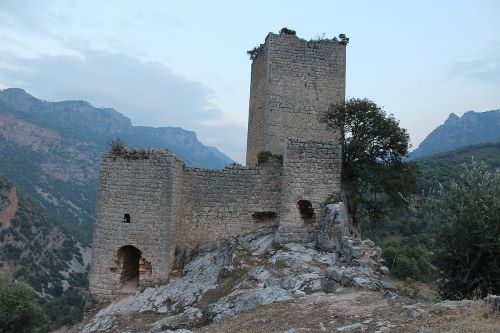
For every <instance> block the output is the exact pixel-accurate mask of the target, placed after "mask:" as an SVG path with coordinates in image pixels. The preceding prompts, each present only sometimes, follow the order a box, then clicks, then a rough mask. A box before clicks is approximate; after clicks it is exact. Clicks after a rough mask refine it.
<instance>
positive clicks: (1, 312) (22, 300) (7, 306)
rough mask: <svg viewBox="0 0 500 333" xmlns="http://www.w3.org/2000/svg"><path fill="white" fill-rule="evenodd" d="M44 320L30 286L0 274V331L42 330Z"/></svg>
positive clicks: (13, 332) (8, 332)
mask: <svg viewBox="0 0 500 333" xmlns="http://www.w3.org/2000/svg"><path fill="white" fill-rule="evenodd" d="M46 320H47V319H46V316H45V314H44V313H43V310H42V308H41V306H40V304H39V303H38V302H37V300H36V298H35V293H34V292H33V289H31V287H30V286H28V285H27V284H25V283H22V282H17V283H9V282H7V280H5V279H4V278H3V277H1V276H0V332H6V333H10V332H12V333H15V332H27V333H28V332H42V331H44V329H43V326H44V325H45V323H46Z"/></svg>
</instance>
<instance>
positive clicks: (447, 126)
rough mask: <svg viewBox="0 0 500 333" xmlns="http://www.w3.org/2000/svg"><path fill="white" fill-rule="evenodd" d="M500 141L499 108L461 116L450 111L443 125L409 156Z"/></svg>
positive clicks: (413, 156) (471, 112)
mask: <svg viewBox="0 0 500 333" xmlns="http://www.w3.org/2000/svg"><path fill="white" fill-rule="evenodd" d="M498 141H500V110H491V111H487V112H474V111H469V112H466V113H465V114H464V115H463V116H462V117H458V116H457V115H456V114H454V113H452V114H450V116H449V117H448V119H447V120H446V121H445V122H444V124H443V125H440V126H438V127H437V128H436V129H435V130H434V131H432V132H431V133H430V134H429V135H428V136H427V137H426V138H425V139H424V141H422V143H421V144H420V145H419V146H418V148H417V149H415V150H414V151H412V152H411V153H410V158H411V159H413V158H417V157H420V156H424V155H430V154H435V153H440V152H444V151H447V150H450V149H454V148H458V147H462V146H468V145H472V144H478V143H484V142H498Z"/></svg>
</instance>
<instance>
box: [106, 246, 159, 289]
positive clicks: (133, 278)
mask: <svg viewBox="0 0 500 333" xmlns="http://www.w3.org/2000/svg"><path fill="white" fill-rule="evenodd" d="M113 261H114V263H115V266H114V267H112V268H110V271H111V272H112V273H113V274H115V278H116V280H117V282H118V285H117V287H118V288H119V289H121V290H122V291H125V292H127V291H131V292H133V291H135V290H137V287H138V286H139V283H140V282H143V281H144V280H147V279H148V278H150V277H151V273H152V267H151V262H149V261H147V260H146V259H145V258H144V257H143V252H142V251H141V250H139V249H138V248H137V247H135V246H133V245H125V246H122V247H120V248H119V249H118V251H116V255H115V256H114V257H113Z"/></svg>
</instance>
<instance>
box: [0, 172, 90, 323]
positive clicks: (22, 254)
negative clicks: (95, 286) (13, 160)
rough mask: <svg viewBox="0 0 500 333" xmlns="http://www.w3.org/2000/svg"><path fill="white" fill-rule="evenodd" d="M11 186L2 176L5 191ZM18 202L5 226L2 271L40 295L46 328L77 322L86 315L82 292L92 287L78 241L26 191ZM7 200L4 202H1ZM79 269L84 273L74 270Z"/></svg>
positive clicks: (0, 184)
mask: <svg viewBox="0 0 500 333" xmlns="http://www.w3.org/2000/svg"><path fill="white" fill-rule="evenodd" d="M11 187H12V184H11V183H9V182H8V181H7V180H6V179H5V177H3V176H1V175H0V193H5V190H6V189H10V188H11ZM18 198H19V200H18V201H19V206H18V210H17V212H16V215H15V217H14V218H13V220H12V223H11V225H10V227H7V228H0V244H1V246H0V273H2V274H4V275H6V276H9V277H11V278H13V279H15V280H17V281H24V282H25V283H27V284H29V285H30V286H31V287H32V288H33V289H34V290H35V291H36V292H37V295H38V296H37V297H39V301H40V302H41V303H43V306H42V309H43V311H44V312H45V314H46V319H47V322H46V326H47V327H46V330H49V328H50V329H55V328H57V327H59V326H61V325H63V324H70V323H73V322H75V321H77V320H79V319H80V318H81V316H82V313H83V305H84V296H83V294H82V292H81V291H80V290H83V289H85V288H86V287H87V284H88V282H87V275H88V271H87V270H86V269H83V267H85V265H84V262H83V258H82V255H81V252H80V248H79V247H78V244H77V241H76V240H75V239H73V238H72V237H71V236H68V235H66V234H65V233H64V232H63V231H62V230H61V229H60V228H59V227H58V225H57V223H55V222H54V220H53V219H51V217H50V216H49V215H47V214H46V211H45V210H44V209H43V208H42V207H41V206H40V205H39V204H37V203H36V202H35V201H33V200H31V199H29V198H28V197H27V196H26V195H24V194H23V193H18ZM3 200H6V198H3ZM3 200H2V198H0V203H2V202H3ZM75 265H76V266H79V267H81V268H82V270H80V271H75V270H74V269H75V267H72V266H75ZM87 268H88V267H87ZM4 286H5V285H4ZM65 288H68V289H67V291H64V289H65ZM42 331H43V330H42Z"/></svg>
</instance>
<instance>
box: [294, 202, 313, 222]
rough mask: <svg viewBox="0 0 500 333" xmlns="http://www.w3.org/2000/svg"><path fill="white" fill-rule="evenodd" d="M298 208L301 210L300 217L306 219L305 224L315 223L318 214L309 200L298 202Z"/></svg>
mask: <svg viewBox="0 0 500 333" xmlns="http://www.w3.org/2000/svg"><path fill="white" fill-rule="evenodd" d="M297 207H298V208H299V211H300V216H301V217H302V218H303V219H304V223H305V224H309V223H314V218H315V217H316V214H315V213H314V209H313V208H312V204H311V202H310V201H309V200H299V201H298V202H297Z"/></svg>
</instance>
